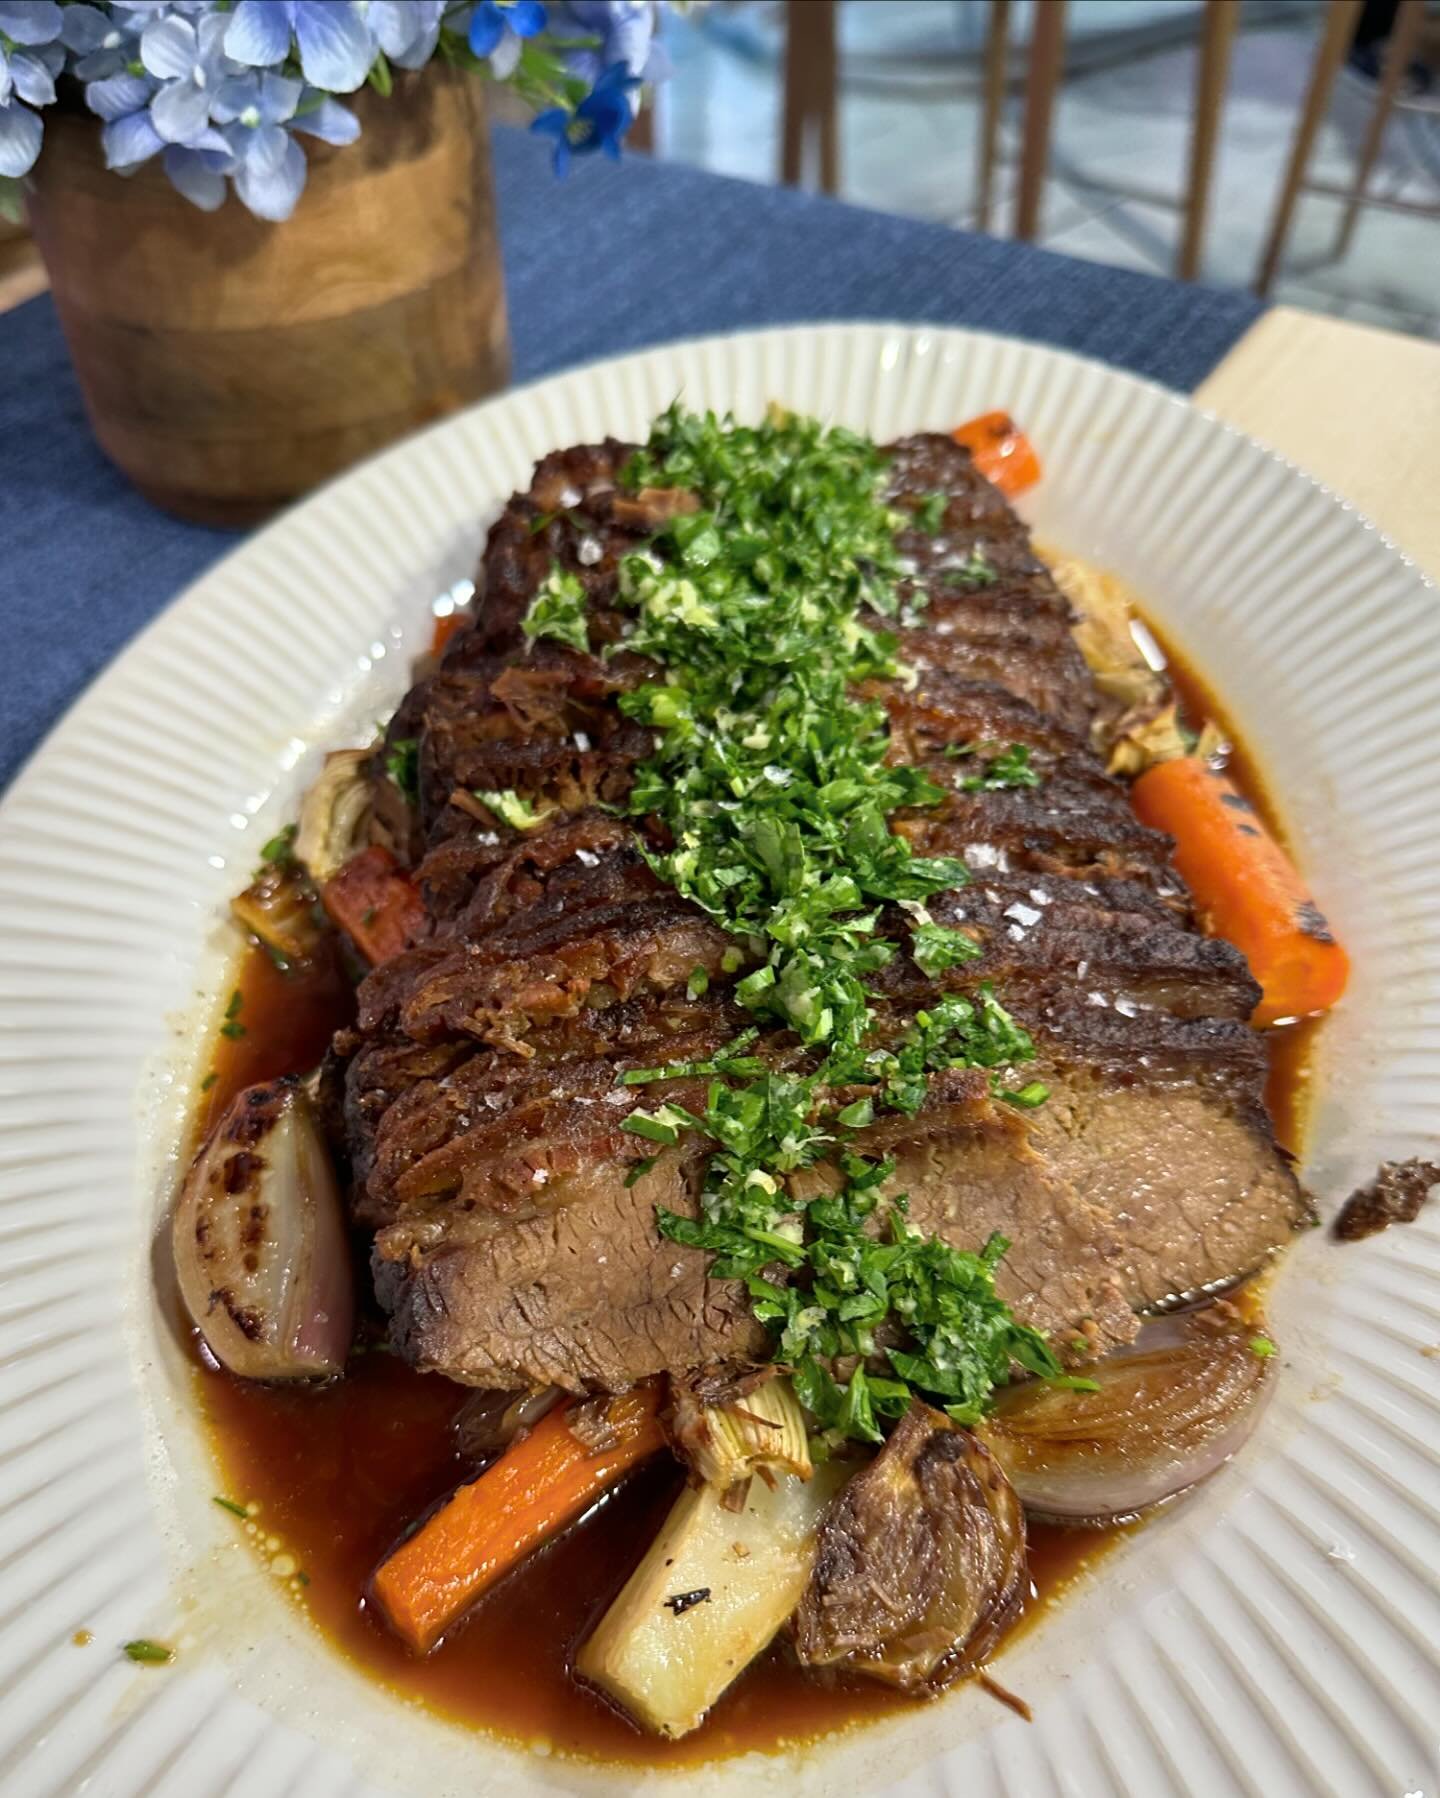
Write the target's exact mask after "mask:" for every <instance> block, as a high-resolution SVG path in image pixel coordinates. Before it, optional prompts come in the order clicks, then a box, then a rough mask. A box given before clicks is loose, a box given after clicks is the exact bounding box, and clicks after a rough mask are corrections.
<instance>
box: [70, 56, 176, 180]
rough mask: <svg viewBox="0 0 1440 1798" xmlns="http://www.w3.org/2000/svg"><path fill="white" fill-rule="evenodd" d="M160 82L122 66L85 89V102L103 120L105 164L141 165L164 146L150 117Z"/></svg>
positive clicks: (135, 166) (115, 166) (118, 166)
mask: <svg viewBox="0 0 1440 1798" xmlns="http://www.w3.org/2000/svg"><path fill="white" fill-rule="evenodd" d="M159 85H160V83H159V82H158V81H156V79H155V77H154V76H153V75H132V74H131V73H130V71H129V70H128V69H122V70H121V72H120V73H119V74H118V75H106V76H104V77H103V78H102V79H101V80H99V81H92V82H91V83H90V85H89V86H88V87H87V88H86V89H85V104H86V105H87V106H88V107H89V108H90V110H91V112H93V113H94V114H95V115H96V116H97V117H98V118H100V119H102V120H103V121H104V123H103V124H102V125H101V127H100V148H101V150H102V151H103V152H104V156H105V166H106V168H110V169H133V168H138V167H139V165H140V164H141V163H142V162H148V161H149V160H150V158H151V157H152V156H158V155H159V154H160V152H161V151H162V150H163V149H164V148H165V139H164V138H163V137H161V135H160V133H159V132H158V131H157V130H156V129H155V126H154V124H153V123H152V121H151V118H150V101H151V98H152V97H153V95H154V93H155V90H156V89H157V88H158V87H159Z"/></svg>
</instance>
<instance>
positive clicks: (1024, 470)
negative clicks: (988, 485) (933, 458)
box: [952, 412, 1040, 495]
mask: <svg viewBox="0 0 1440 1798" xmlns="http://www.w3.org/2000/svg"><path fill="white" fill-rule="evenodd" d="M952 434H953V436H954V438H955V441H956V442H957V443H960V444H963V445H964V446H965V448H966V449H968V450H969V452H970V457H971V460H972V461H973V462H974V464H975V466H976V467H977V468H978V469H979V470H980V472H981V474H983V475H984V477H985V479H986V480H987V481H992V482H993V483H994V484H995V486H997V487H998V488H999V489H1000V491H1001V492H1002V493H1008V494H1012V495H1013V494H1016V493H1024V491H1025V490H1026V488H1027V487H1033V486H1034V485H1035V483H1036V482H1037V481H1038V480H1039V479H1040V458H1039V457H1038V456H1037V455H1036V454H1035V447H1034V445H1033V444H1032V443H1031V441H1030V439H1029V438H1028V437H1027V436H1026V435H1025V433H1024V432H1023V431H1022V430H1021V429H1020V427H1019V425H1017V424H1016V422H1015V420H1014V419H1013V418H1011V416H1010V414H1009V413H1008V412H986V413H984V414H983V415H982V416H981V417H980V418H972V419H971V420H970V421H969V423H968V424H963V425H960V426H958V427H957V428H956V430H955V431H954V432H953V433H952Z"/></svg>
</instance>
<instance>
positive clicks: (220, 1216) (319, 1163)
mask: <svg viewBox="0 0 1440 1798" xmlns="http://www.w3.org/2000/svg"><path fill="white" fill-rule="evenodd" d="M173 1243H174V1251H175V1269H176V1273H177V1275H178V1277H179V1282H180V1292H181V1296H182V1297H183V1298H184V1300H185V1306H186V1309H187V1310H188V1311H189V1313H190V1316H191V1318H192V1319H193V1320H194V1323H195V1327H196V1328H197V1329H198V1330H199V1331H200V1334H201V1335H202V1336H203V1337H204V1338H205V1342H206V1345H207V1346H208V1348H209V1349H210V1352H211V1354H213V1355H214V1357H215V1359H216V1360H217V1361H218V1362H220V1364H221V1365H222V1366H223V1367H227V1368H228V1369H229V1370H230V1372H231V1373H235V1374H240V1375H242V1376H243V1377H244V1378H246V1379H251V1380H294V1379H304V1378H313V1377H315V1376H317V1375H323V1374H334V1373H339V1372H340V1371H341V1370H342V1368H343V1367H344V1365H345V1356H346V1353H347V1351H348V1350H349V1347H350V1333H351V1329H352V1327H353V1324H354V1318H355V1289H354V1281H353V1278H352V1275H351V1271H350V1254H349V1245H348V1244H347V1242H346V1239H345V1225H344V1220H343V1217H342V1213H341V1207H340V1194H339V1190H338V1188H337V1186H336V1183H335V1172H334V1169H333V1168H332V1166H331V1164H330V1155H329V1151H328V1150H327V1149H326V1146H325V1143H324V1140H323V1138H322V1136H321V1134H320V1130H319V1128H318V1127H317V1125H316V1123H315V1119H314V1116H313V1115H312V1113H311V1110H310V1105H309V1101H308V1100H307V1099H306V1097H305V1094H304V1093H303V1091H302V1090H301V1088H300V1086H299V1084H298V1083H297V1082H296V1081H293V1080H276V1081H270V1082H267V1083H266V1084H264V1085H261V1086H250V1087H247V1088H246V1089H245V1091H244V1092H242V1093H240V1094H238V1095H237V1097H236V1098H235V1100H234V1101H233V1102H232V1104H231V1105H230V1107H229V1109H228V1110H227V1111H226V1112H225V1114H224V1116H223V1117H222V1118H221V1119H220V1121H219V1123H218V1124H217V1125H216V1127H215V1128H214V1130H212V1131H211V1133H210V1135H209V1137H208V1138H207V1139H206V1141H205V1143H204V1144H203V1146H202V1147H201V1149H200V1151H199V1153H198V1154H197V1155H196V1157H195V1160H194V1161H193V1162H192V1164H191V1167H190V1171H189V1173H188V1174H187V1175H186V1177H185V1185H184V1189H183V1190H182V1192H181V1194H180V1202H179V1204H178V1205H177V1206H176V1208H175V1222H174V1229H173Z"/></svg>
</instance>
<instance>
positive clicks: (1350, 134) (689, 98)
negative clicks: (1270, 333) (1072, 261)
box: [660, 0, 1440, 336]
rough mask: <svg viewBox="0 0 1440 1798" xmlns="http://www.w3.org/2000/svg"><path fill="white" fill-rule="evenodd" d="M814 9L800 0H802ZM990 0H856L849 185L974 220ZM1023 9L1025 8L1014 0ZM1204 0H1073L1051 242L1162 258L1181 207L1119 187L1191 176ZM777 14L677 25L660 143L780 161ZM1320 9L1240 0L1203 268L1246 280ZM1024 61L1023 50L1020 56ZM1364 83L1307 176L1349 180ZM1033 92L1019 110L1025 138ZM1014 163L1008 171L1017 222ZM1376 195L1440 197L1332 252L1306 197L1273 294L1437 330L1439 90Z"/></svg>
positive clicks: (1343, 90) (1330, 126)
mask: <svg viewBox="0 0 1440 1798" xmlns="http://www.w3.org/2000/svg"><path fill="white" fill-rule="evenodd" d="M802 3H803V0H802ZM987 11H988V8H987V6H986V4H985V0H844V5H843V7H842V13H841V41H842V52H841V54H842V66H843V75H842V97H841V108H840V120H841V184H842V193H843V194H844V196H845V197H846V198H847V199H852V200H856V201H859V202H861V203H862V204H865V205H870V206H878V207H883V208H885V209H887V210H890V211H896V212H906V213H913V214H915V215H917V216H920V217H923V218H929V219H935V220H939V221H943V222H946V223H951V224H960V225H965V224H970V223H972V222H973V218H974V203H975V195H974V184H975V160H976V144H977V133H978V126H979V102H978V63H977V53H978V50H979V48H980V45H981V43H982V41H983V36H984V30H985V20H986V16H987ZM1016 11H1017V12H1021V13H1022V20H1023V11H1022V8H1021V7H1018V6H1017V8H1016ZM1198 13H1199V9H1198V7H1197V6H1196V5H1195V4H1194V0H1071V6H1070V9H1069V18H1068V28H1067V50H1068V67H1067V79H1066V82H1065V85H1064V88H1063V89H1062V92H1061V95H1060V98H1059V101H1058V104H1057V108H1056V120H1055V133H1054V144H1053V151H1052V162H1051V178H1050V180H1049V181H1048V183H1047V186H1046V192H1045V197H1044V212H1043V229H1042V234H1041V241H1042V242H1044V243H1046V244H1048V245H1050V246H1051V247H1053V248H1055V249H1058V250H1064V251H1067V252H1069V253H1070V254H1071V255H1075V256H1084V257H1088V258H1091V259H1093V260H1095V261H1100V262H1111V263H1117V264H1120V265H1121V266H1124V267H1128V268H1140V269H1147V270H1154V271H1156V272H1158V273H1169V272H1170V271H1171V269H1172V268H1173V265H1174V258H1175V246H1176V241H1177V236H1178V232H1179V226H1180V217H1179V213H1178V212H1177V211H1174V210H1171V209H1170V208H1168V207H1165V206H1160V205H1154V204H1148V203H1145V202H1139V201H1135V200H1132V199H1126V198H1123V197H1121V196H1120V195H1117V194H1116V193H1115V192H1114V191H1113V189H1111V187H1110V186H1109V185H1108V184H1110V183H1112V182H1120V183H1122V184H1129V185H1133V186H1139V187H1144V188H1148V189H1153V190H1158V191H1161V192H1169V193H1174V194H1176V195H1177V196H1178V195H1179V193H1180V192H1181V188H1182V184H1183V179H1184V170H1185V164H1186V158H1187V154H1188V146H1189V132H1190V113H1191V94H1192V90H1193V85H1194V78H1195V63H1196V47H1195V40H1196V32H1197V26H1198ZM781 30H782V25H781V9H780V8H779V6H778V5H775V4H773V3H768V4H767V3H763V0H762V3H757V4H754V5H749V6H743V7H737V8H717V9H711V10H710V11H709V12H707V13H702V14H700V15H697V16H695V17H693V18H691V19H689V20H678V21H675V22H674V23H673V24H672V25H671V26H669V27H667V42H668V44H669V49H670V55H671V58H672V60H673V63H674V79H673V81H671V82H670V83H669V84H668V89H667V91H666V94H665V100H664V107H663V111H662V115H661V119H662V122H661V132H660V142H661V153H662V154H665V155H668V156H673V157H675V158H676V159H677V160H683V161H688V162H697V163H700V164H702V165H704V166H705V167H708V168H713V169H718V170H721V171H723V172H725V173H727V174H733V175H739V176H743V177H747V178H749V179H752V180H758V181H771V180H774V179H776V175H777V169H778V163H779V138H780V92H779V72H778V71H779V47H780V39H781ZM1316 33H1317V9H1316V7H1315V6H1314V5H1312V4H1306V3H1305V0H1248V4H1247V5H1246V6H1245V9H1244V12H1243V14H1242V25H1241V31H1240V34H1239V36H1238V38H1237V41H1236V45H1235V50H1234V56H1233V60H1232V67H1231V78H1230V86H1229V90H1228V95H1227V102H1226V108H1225V113H1224V118H1223V126H1222V141H1221V147H1220V154H1219V157H1218V161H1217V166H1216V173H1215V182H1214V188H1213V197H1212V203H1211V216H1210V227H1209V232H1208V238H1207V243H1206V253H1205V264H1204V271H1203V273H1204V279H1206V280H1208V281H1214V282H1217V283H1219V284H1222V285H1231V286H1247V285H1248V284H1249V283H1250V282H1251V281H1252V280H1253V279H1254V275H1255V270H1256V267H1257V265H1258V262H1259V257H1260V251H1261V245H1262V243H1263V241H1264V236H1265V232H1266V228H1267V226H1268V223H1269V219H1270V214H1271V210H1272V208H1273V206H1274V204H1275V200H1276V196H1277V194H1278V190H1279V185H1280V180H1281V175H1282V172H1283V169H1284V165H1285V159H1286V157H1287V155H1288V151H1289V146H1290V140H1291V135H1292V133H1293V131H1294V128H1295V123H1296V119H1297V116H1298V111H1299V106H1300V101H1301V97H1302V95H1303V92H1304V89H1305V86H1306V83H1307V81H1308V79H1309V73H1310V64H1311V59H1312V57H1313V54H1314V47H1315V43H1316ZM1017 66H1018V65H1017ZM1372 104H1373V101H1372V97H1371V96H1370V95H1369V94H1368V93H1367V92H1365V91H1364V90H1363V89H1362V88H1361V86H1360V85H1359V84H1358V83H1356V82H1355V81H1354V80H1353V79H1352V78H1351V77H1349V76H1348V75H1342V76H1341V78H1340V81H1339V82H1338V83H1337V86H1336V92H1335V97H1334V102H1333V104H1332V106H1331V110H1330V116H1329V118H1328V119H1327V121H1326V123H1325V125H1324V127H1323V129H1322V131H1321V133H1320V137H1319V140H1318V142H1317V146H1316V150H1315V154H1314V157H1313V159H1312V164H1311V173H1312V175H1313V176H1314V177H1315V178H1317V179H1321V180H1329V181H1341V182H1343V181H1345V180H1347V179H1348V177H1349V175H1350V173H1351V172H1352V170H1353V168H1354V163H1355V157H1356V154H1357V151H1358V147H1359V144H1360V141H1361V138H1362V136H1363V134H1364V131H1365V128H1366V124H1367V122H1368V119H1369V117H1370V111H1371V106H1372ZM1018 132H1019V99H1018V94H1012V97H1011V100H1010V103H1009V110H1008V114H1007V119H1006V127H1005V141H1006V148H1007V153H1008V155H1010V156H1013V154H1014V151H1015V149H1016V147H1017V146H1018ZM1014 186H1015V173H1014V168H1013V165H1012V164H1009V163H1007V167H1006V169H1005V171H1004V173H1003V175H1002V178H1001V183H1000V187H999V205H998V207H997V210H996V218H995V226H994V228H996V229H1008V228H1009V223H1010V215H1011V212H1012V210H1013V194H1014ZM1372 190H1373V191H1376V192H1381V193H1387V194H1392V195H1399V196H1401V197H1404V198H1407V199H1414V200H1419V201H1424V202H1426V203H1427V204H1428V203H1433V204H1434V206H1435V208H1436V210H1435V215H1434V216H1433V217H1429V218H1421V217H1416V216H1411V215H1405V214H1400V213H1393V212H1385V211H1381V210H1378V209H1373V208H1372V209H1368V210H1367V211H1366V212H1365V213H1364V214H1362V217H1361V223H1360V227H1359V229H1358V231H1357V233H1356V236H1355V240H1354V242H1353V244H1352V246H1351V248H1350V251H1349V254H1348V255H1347V256H1346V257H1345V259H1344V260H1343V261H1340V262H1334V261H1333V260H1330V259H1329V255H1328V252H1329V249H1330V246H1331V244H1332V242H1333V238H1334V233H1335V230H1336V227H1337V224H1338V221H1339V216H1340V213H1341V211H1342V206H1341V203H1340V202H1339V201H1336V200H1333V199H1329V198H1326V197H1325V196H1323V195H1307V196H1306V197H1305V198H1304V199H1303V201H1302V203H1301V205H1300V208H1299V211H1298V214H1297V218H1296V223H1295V227H1294V230H1293V231H1292V234H1291V241H1290V247H1289V251H1288V253H1287V258H1286V267H1285V271H1284V273H1283V275H1282V277H1281V280H1280V281H1279V283H1278V284H1277V286H1276V289H1275V297H1276V298H1277V299H1281V300H1286V301H1289V302H1291V303H1293V304H1296V305H1301V306H1306V307H1309V308H1311V309H1313V310H1316V311H1323V312H1331V313H1337V314H1339V315H1341V316H1344V317H1350V318H1355V319H1358V320H1361V321H1362V322H1365V323H1368V324H1381V325H1388V326H1390V327H1391V328H1392V329H1395V330H1400V331H1409V332H1414V333H1417V334H1421V335H1433V336H1440V102H1437V103H1436V109H1435V110H1432V111H1429V112H1420V111H1415V110H1406V111H1403V112H1397V114H1396V115H1395V116H1394V118H1393V119H1392V121H1391V125H1390V129H1389V131H1388V133H1387V136H1386V142H1385V147H1384V153H1383V157H1382V161H1381V164H1380V167H1379V170H1378V172H1377V175H1376V178H1375V180H1374V182H1373V183H1372Z"/></svg>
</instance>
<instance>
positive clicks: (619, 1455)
mask: <svg viewBox="0 0 1440 1798" xmlns="http://www.w3.org/2000/svg"><path fill="white" fill-rule="evenodd" d="M660 1396H661V1395H660V1386H659V1383H658V1382H656V1383H653V1384H651V1385H646V1386H637V1387H635V1389H634V1390H633V1391H631V1392H626V1393H622V1394H621V1395H620V1397H618V1398H612V1399H611V1400H610V1402H609V1406H608V1409H607V1421H608V1423H609V1426H610V1430H609V1434H610V1436H611V1438H612V1439H613V1446H612V1447H607V1448H604V1449H601V1450H599V1451H598V1452H597V1451H592V1450H591V1449H588V1448H586V1447H585V1445H584V1444H583V1443H582V1442H581V1441H580V1440H579V1439H578V1438H577V1437H575V1436H573V1435H572V1434H571V1433H570V1429H569V1427H568V1421H567V1420H568V1418H569V1416H570V1413H571V1411H572V1410H573V1409H574V1406H575V1404H576V1403H577V1402H579V1401H576V1400H571V1401H570V1402H569V1403H568V1404H565V1405H561V1406H558V1407H557V1408H556V1409H555V1410H553V1411H548V1412H547V1413H546V1414H545V1416H544V1417H542V1418H541V1420H540V1422H539V1423H537V1424H536V1425H535V1428H534V1429H533V1430H531V1432H530V1434H529V1435H528V1436H524V1437H522V1438H521V1439H520V1441H518V1442H516V1443H515V1444H513V1446H512V1447H510V1448H508V1449H506V1451H505V1453H504V1454H503V1455H502V1456H501V1457H500V1459H499V1460H498V1461H496V1462H495V1463H494V1465H493V1466H491V1467H487V1468H486V1470H485V1472H484V1473H482V1474H481V1475H480V1477H479V1479H478V1480H472V1481H471V1483H470V1484H469V1485H468V1486H462V1487H461V1488H460V1490H459V1491H458V1492H457V1493H456V1494H455V1496H454V1497H453V1498H452V1499H450V1500H449V1501H448V1502H447V1503H446V1504H444V1505H443V1506H442V1507H441V1508H440V1510H438V1511H437V1512H436V1513H435V1515H434V1516H433V1517H431V1518H430V1520H429V1521H428V1522H427V1523H424V1524H422V1525H421V1527H420V1528H419V1529H418V1530H416V1532H415V1534H414V1535H413V1536H410V1537H409V1538H407V1540H405V1541H404V1542H402V1543H401V1544H400V1546H399V1547H398V1548H397V1549H395V1550H394V1552H393V1553H392V1554H391V1555H390V1556H389V1558H388V1559H387V1560H384V1561H382V1562H381V1563H380V1566H379V1567H378V1568H377V1570H376V1573H375V1577H374V1580H373V1581H372V1583H371V1590H372V1592H373V1594H374V1597H375V1600H376V1602H377V1603H378V1604H379V1606H380V1608H381V1610H382V1611H383V1612H384V1614H385V1616H386V1617H387V1618H388V1620H389V1622H390V1626H391V1628H392V1629H393V1630H394V1631H395V1633H396V1634H397V1635H398V1636H399V1637H400V1638H401V1639H402V1640H403V1641H405V1642H406V1643H408V1644H409V1646H410V1647H411V1648H413V1649H415V1650H416V1651H417V1652H418V1653H421V1654H424V1653H426V1652H427V1651H428V1650H429V1649H431V1648H433V1647H434V1646H435V1644H436V1642H437V1641H438V1640H439V1639H440V1637H441V1636H442V1635H443V1634H444V1633H445V1631H446V1630H447V1629H448V1628H449V1627H450V1625H451V1624H452V1623H453V1622H454V1621H455V1620H456V1618H457V1617H459V1616H460V1615H461V1613H462V1612H464V1611H465V1610H467V1609H468V1608H469V1606H470V1605H472V1604H473V1603H474V1602H475V1600H476V1599H477V1598H479V1597H480V1595H481V1593H482V1592H485V1591H487V1590H488V1589H489V1587H491V1586H492V1585H494V1583H495V1581H496V1580H498V1579H500V1578H502V1577H503V1576H504V1575H505V1574H507V1573H508V1572H509V1571H510V1569H511V1568H512V1567H515V1566H518V1565H519V1563H520V1562H521V1561H523V1560H524V1559H525V1557H526V1556H527V1555H528V1554H531V1553H532V1552H533V1551H534V1550H535V1549H537V1548H539V1546H540V1545H541V1543H542V1542H545V1541H546V1540H548V1538H549V1537H551V1536H554V1535H557V1534H558V1533H559V1532H560V1531H561V1530H563V1529H564V1528H565V1526H566V1524H568V1523H571V1522H573V1521H574V1520H575V1518H577V1517H578V1516H579V1515H580V1513H581V1512H582V1511H584V1510H586V1509H587V1508H588V1507H589V1506H590V1505H591V1504H593V1503H594V1501H595V1500H596V1499H597V1498H598V1497H599V1496H600V1494H601V1493H602V1492H604V1491H605V1490H606V1489H607V1487H610V1486H613V1485H614V1484H615V1482H616V1481H617V1480H618V1479H619V1478H620V1476H621V1475H622V1474H624V1473H628V1472H629V1470H630V1469H631V1468H632V1467H635V1466H637V1465H638V1464H639V1463H640V1462H641V1461H644V1460H646V1459H648V1457H649V1456H651V1455H653V1454H655V1453H656V1452H657V1451H658V1450H659V1449H661V1448H663V1447H664V1445H665V1433H664V1431H663V1430H662V1429H661V1427H660V1422H659V1416H658V1413H659V1410H660Z"/></svg>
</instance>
